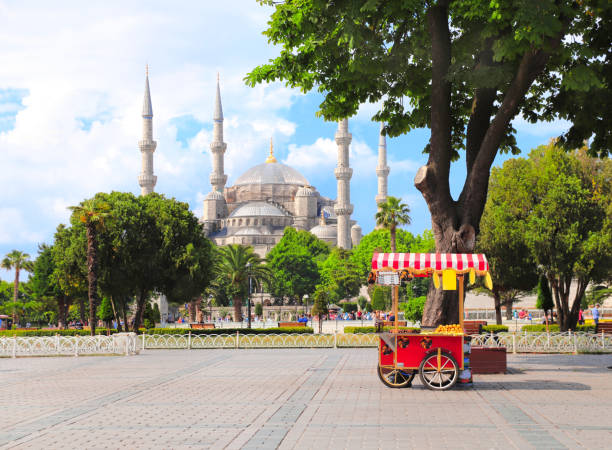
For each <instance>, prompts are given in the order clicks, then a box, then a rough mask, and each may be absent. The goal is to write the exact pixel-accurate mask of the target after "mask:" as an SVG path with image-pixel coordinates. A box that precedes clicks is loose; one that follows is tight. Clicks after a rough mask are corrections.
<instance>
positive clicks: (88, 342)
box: [0, 333, 140, 358]
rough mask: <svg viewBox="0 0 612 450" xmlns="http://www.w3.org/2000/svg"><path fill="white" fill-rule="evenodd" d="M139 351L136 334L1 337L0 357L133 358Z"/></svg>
mask: <svg viewBox="0 0 612 450" xmlns="http://www.w3.org/2000/svg"><path fill="white" fill-rule="evenodd" d="M139 351H140V346H139V345H138V343H137V336H136V334H135V333H116V334H113V335H111V336H102V335H98V336H59V335H56V336H15V337H0V357H13V358H15V357H17V356H80V355H133V354H136V353H138V352H139Z"/></svg>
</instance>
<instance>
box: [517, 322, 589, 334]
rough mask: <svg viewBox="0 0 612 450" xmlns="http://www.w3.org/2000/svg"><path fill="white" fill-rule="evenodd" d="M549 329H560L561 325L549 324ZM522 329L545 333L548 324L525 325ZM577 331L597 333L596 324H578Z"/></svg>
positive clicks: (554, 330) (552, 330)
mask: <svg viewBox="0 0 612 450" xmlns="http://www.w3.org/2000/svg"><path fill="white" fill-rule="evenodd" d="M548 329H549V331H550V332H556V331H559V325H557V324H552V325H549V326H548ZM521 331H526V332H527V333H545V332H546V325H524V326H523V328H521ZM576 331H578V332H581V333H595V325H576Z"/></svg>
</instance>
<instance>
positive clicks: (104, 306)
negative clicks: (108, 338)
mask: <svg viewBox="0 0 612 450" xmlns="http://www.w3.org/2000/svg"><path fill="white" fill-rule="evenodd" d="M97 313H98V319H100V320H101V321H102V322H105V323H109V322H110V321H112V320H113V318H114V317H115V316H114V314H113V306H112V305H111V300H110V298H109V297H103V298H102V302H101V303H100V307H99V308H98V312H97Z"/></svg>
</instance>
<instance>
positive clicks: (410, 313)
mask: <svg viewBox="0 0 612 450" xmlns="http://www.w3.org/2000/svg"><path fill="white" fill-rule="evenodd" d="M426 301H427V297H426V296H422V297H414V298H410V299H408V300H407V301H406V302H404V303H402V304H401V305H400V306H401V308H402V311H404V317H405V318H406V320H409V321H411V322H420V321H421V320H423V309H424V308H425V302H426Z"/></svg>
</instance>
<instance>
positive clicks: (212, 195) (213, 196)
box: [206, 191, 225, 200]
mask: <svg viewBox="0 0 612 450" xmlns="http://www.w3.org/2000/svg"><path fill="white" fill-rule="evenodd" d="M206 200H225V198H224V197H223V194H222V193H221V192H219V191H210V192H209V193H208V194H207V195H206Z"/></svg>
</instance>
